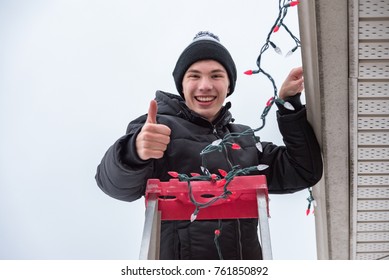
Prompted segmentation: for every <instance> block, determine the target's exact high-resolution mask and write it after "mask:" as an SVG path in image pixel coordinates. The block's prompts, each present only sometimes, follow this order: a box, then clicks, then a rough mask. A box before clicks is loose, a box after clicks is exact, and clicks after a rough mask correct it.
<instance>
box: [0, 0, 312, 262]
mask: <svg viewBox="0 0 389 280" xmlns="http://www.w3.org/2000/svg"><path fill="white" fill-rule="evenodd" d="M277 14H278V1H277V0H271V1H259V0H256V1H254V0H245V1H234V0H212V1H209V0H197V1H182V0H165V1H161V0H143V1H130V0H127V1H124V0H122V1H118V0H111V1H98V0H96V1H86V0H77V1H76V0H74V1H69V0H62V1H61V0H52V1H49V0H47V1H43V0H36V1H28V0H13V1H0V130H1V137H0V155H1V156H0V248H1V249H0V259H137V258H138V255H139V247H140V240H141V235H142V229H143V222H144V200H143V199H140V200H138V201H136V202H133V203H127V202H122V201H119V200H115V199H113V198H110V197H109V196H107V195H105V194H104V193H103V192H102V191H101V190H100V189H99V188H98V187H97V185H96V182H95V180H94V176H95V172H96V167H97V165H98V164H99V162H100V160H101V158H102V156H103V154H104V153H105V151H106V150H107V149H108V147H109V146H110V145H112V144H113V142H114V141H115V140H116V139H118V138H119V137H120V136H122V135H123V134H124V133H125V129H126V127H127V124H128V122H129V121H131V120H132V119H134V118H136V117H138V116H139V115H141V114H144V113H146V112H147V109H148V104H149V101H150V99H152V98H154V94H155V91H156V90H158V89H160V90H164V91H170V92H173V93H176V90H175V86H174V83H173V78H172V74H171V73H172V70H173V68H174V65H175V63H176V60H177V58H178V56H179V55H180V53H181V52H182V50H183V49H184V48H185V47H186V46H187V45H188V44H189V43H190V42H191V40H192V38H193V36H194V35H195V34H196V33H197V32H198V31H201V30H209V31H211V32H214V33H215V34H217V35H218V36H219V37H220V39H221V42H222V43H223V44H224V45H225V46H226V47H227V48H228V49H229V50H230V52H231V54H232V56H233V58H234V59H235V62H236V64H237V68H238V81H237V86H236V89H235V92H234V94H233V95H232V96H231V97H230V98H229V100H230V101H231V102H232V105H233V106H232V113H233V116H234V118H235V119H236V122H237V123H244V124H248V125H250V126H252V127H253V128H256V127H258V126H260V124H261V123H260V114H261V113H262V110H263V108H264V106H265V103H266V101H267V100H268V99H269V98H270V97H271V96H272V94H273V92H272V86H271V84H270V82H269V81H268V80H267V79H266V78H265V77H263V76H259V75H256V76H245V75H243V72H244V71H245V70H248V69H252V68H255V66H256V65H255V62H256V58H257V56H258V54H259V50H260V47H261V46H262V45H263V44H264V42H265V40H266V36H267V33H268V32H269V30H270V28H271V26H272V25H273V23H274V21H275V19H276V17H277ZM284 23H286V24H287V25H288V26H289V28H290V29H291V30H292V31H293V32H295V34H296V35H297V36H298V26H297V9H296V8H293V9H290V10H289V13H288V16H287V18H286V20H285V22H284ZM273 36H274V37H273V41H274V42H275V43H277V44H278V45H279V46H280V47H281V49H282V50H283V53H284V54H286V53H287V52H288V51H289V50H290V49H291V48H293V47H294V42H293V40H292V39H291V38H290V37H289V36H288V35H287V33H286V32H285V31H284V30H280V31H279V32H277V33H276V34H274V35H273ZM262 63H263V64H262V66H263V68H265V69H266V70H267V71H268V72H269V73H270V74H271V75H273V77H274V79H275V81H276V83H277V85H278V87H280V85H281V83H282V81H283V80H284V78H285V77H286V75H287V74H288V73H289V71H290V69H291V68H293V67H296V66H299V65H300V64H301V62H300V52H299V51H297V52H296V53H295V55H293V56H292V57H288V58H285V57H284V56H279V55H277V54H275V53H274V52H273V51H272V50H270V51H268V52H267V54H266V55H265V56H264V58H263V62H262ZM277 130H278V128H277V126H276V122H275V108H273V109H272V111H271V113H270V114H269V117H268V119H267V125H266V127H265V129H263V130H261V131H260V133H259V136H260V137H261V139H263V140H266V141H272V142H274V143H276V144H282V139H281V137H280V135H279V133H278V132H277ZM307 197H308V191H302V192H299V193H296V194H293V195H278V196H271V203H270V207H271V208H270V213H271V219H270V226H271V227H270V231H271V236H272V246H273V257H274V258H275V259H316V248H315V231H314V216H308V217H307V216H305V209H306V207H307V200H306V198H307Z"/></svg>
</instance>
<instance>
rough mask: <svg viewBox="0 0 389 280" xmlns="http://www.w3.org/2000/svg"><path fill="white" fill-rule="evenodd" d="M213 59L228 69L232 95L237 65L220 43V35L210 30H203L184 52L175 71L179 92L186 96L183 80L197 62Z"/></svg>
mask: <svg viewBox="0 0 389 280" xmlns="http://www.w3.org/2000/svg"><path fill="white" fill-rule="evenodd" d="M207 59H212V60H216V61H217V62H219V63H220V64H221V65H223V66H224V68H225V69H226V71H227V74H228V79H229V81H230V91H229V93H228V94H227V96H229V95H231V94H232V93H233V92H234V89H235V83H236V66H235V63H234V60H233V59H232V57H231V55H230V53H229V52H228V50H227V49H226V48H225V47H224V46H223V45H222V44H221V43H220V41H219V37H218V36H216V35H214V34H213V33H211V32H208V31H201V32H199V33H197V34H196V36H195V37H194V38H193V41H192V43H191V44H190V45H189V46H187V47H186V49H185V50H184V51H183V52H182V54H181V55H180V57H179V58H178V61H177V63H176V67H175V68H174V71H173V77H174V82H175V84H176V88H177V91H178V93H179V94H180V95H181V96H182V98H184V94H183V92H182V80H183V78H184V75H185V72H186V71H187V70H188V68H189V67H190V66H191V65H192V64H193V63H195V62H197V61H200V60H207Z"/></svg>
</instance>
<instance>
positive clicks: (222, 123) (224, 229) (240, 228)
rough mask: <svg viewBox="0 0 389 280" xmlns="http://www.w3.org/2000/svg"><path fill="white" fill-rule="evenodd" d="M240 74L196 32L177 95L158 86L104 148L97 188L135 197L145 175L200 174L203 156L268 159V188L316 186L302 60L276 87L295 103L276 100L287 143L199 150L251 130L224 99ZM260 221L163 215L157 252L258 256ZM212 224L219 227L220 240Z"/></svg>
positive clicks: (213, 164) (249, 161)
mask: <svg viewBox="0 0 389 280" xmlns="http://www.w3.org/2000/svg"><path fill="white" fill-rule="evenodd" d="M236 76H237V75H236V67H235V63H234V61H233V59H232V57H231V55H230V53H229V52H228V50H227V49H226V48H225V47H224V46H223V45H222V44H221V43H220V42H219V39H218V37H217V36H215V35H214V34H212V33H209V32H200V33H198V34H197V35H196V37H195V38H194V40H193V42H192V43H191V44H190V45H189V46H188V47H187V48H186V49H185V50H184V51H183V52H182V54H181V55H180V57H179V58H178V61H177V63H176V66H175V69H174V71H173V77H174V81H175V84H176V87H177V91H178V93H179V94H180V95H174V94H170V93H166V92H162V91H157V93H156V98H155V100H153V101H151V103H150V107H149V111H148V114H147V115H144V116H141V117H139V118H137V119H136V120H134V121H132V122H131V123H130V124H129V125H128V128H127V133H126V134H125V135H124V136H123V137H121V138H120V139H119V140H117V141H116V142H115V143H114V144H113V145H112V146H111V147H110V148H109V149H108V151H107V153H106V154H105V155H104V157H103V159H102V161H101V164H100V165H99V166H98V169H97V174H96V180H97V184H98V185H99V187H100V188H101V189H102V190H103V191H104V192H106V193H107V194H108V195H110V196H112V197H114V198H117V199H121V200H126V201H133V200H136V199H138V198H140V197H142V196H143V195H144V193H145V188H146V182H147V180H148V179H150V178H157V179H160V180H161V181H168V180H169V179H170V176H169V174H168V172H169V171H176V172H178V173H181V174H190V173H193V172H195V173H201V172H202V171H201V165H202V163H203V162H206V163H207V169H208V170H209V171H210V172H211V173H217V170H218V169H223V170H226V171H229V170H231V169H232V168H233V167H234V166H238V165H239V166H241V167H242V168H244V167H249V166H256V165H259V164H265V165H268V166H269V168H267V169H265V170H263V171H258V172H257V173H256V174H264V175H266V178H267V182H268V187H269V192H270V193H291V192H295V191H299V190H302V189H305V188H308V187H310V186H313V185H315V184H316V183H317V182H318V181H319V180H320V178H321V176H322V160H321V154H320V148H319V145H318V143H317V140H316V137H315V135H314V133H313V131H312V128H311V126H310V125H309V123H308V121H307V118H306V109H305V107H304V106H303V105H302V104H301V102H300V92H301V91H302V89H303V73H302V68H301V67H300V68H296V69H293V70H292V71H291V72H290V74H289V76H288V77H287V78H286V80H285V82H284V83H283V85H282V87H281V89H280V93H279V97H280V98H281V99H283V100H285V101H288V102H289V103H291V104H292V105H293V107H294V108H295V110H293V111H292V110H288V109H286V108H284V107H283V106H279V110H278V112H277V119H278V124H279V129H280V132H281V134H282V136H283V139H284V143H285V146H276V145H274V144H273V143H271V142H262V149H261V151H260V150H258V149H257V146H256V144H257V143H256V141H255V139H256V138H255V137H254V135H249V136H247V137H239V138H236V139H235V140H233V141H235V142H236V143H237V144H238V145H239V146H240V147H241V149H240V150H237V151H232V150H231V147H224V149H223V150H222V152H221V153H216V154H214V153H209V154H205V155H200V153H201V151H202V150H203V149H204V147H206V146H207V145H209V144H210V143H212V142H213V141H215V140H217V139H222V138H223V137H224V136H225V135H227V134H230V133H241V132H244V131H247V130H248V129H249V127H248V126H245V125H241V124H234V123H233V119H232V116H231V113H230V112H229V108H230V107H231V104H230V103H229V102H228V103H226V104H225V105H224V106H223V104H224V101H225V99H226V97H228V96H229V95H231V94H232V93H233V92H234V89H235V83H236ZM252 175H254V174H252ZM257 226H258V220H257V219H235V220H234V219H233V220H199V221H198V220H195V221H193V222H190V221H164V222H163V223H162V228H161V248H160V258H161V259H219V258H220V256H222V257H223V259H261V258H262V252H261V246H260V244H259V240H258V235H257ZM215 229H221V231H220V233H221V234H220V236H219V239H218V242H219V243H218V246H216V245H215V244H214V232H215ZM218 250H219V252H218Z"/></svg>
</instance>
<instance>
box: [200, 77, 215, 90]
mask: <svg viewBox="0 0 389 280" xmlns="http://www.w3.org/2000/svg"><path fill="white" fill-rule="evenodd" d="M212 88H213V83H212V81H211V79H209V78H208V77H202V78H201V80H200V83H199V90H201V91H209V90H211V89H212Z"/></svg>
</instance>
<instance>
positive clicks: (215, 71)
mask: <svg viewBox="0 0 389 280" xmlns="http://www.w3.org/2000/svg"><path fill="white" fill-rule="evenodd" d="M187 72H191V73H201V71H200V70H197V69H188V71H187ZM211 73H227V71H225V70H223V69H214V70H212V71H211Z"/></svg>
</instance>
